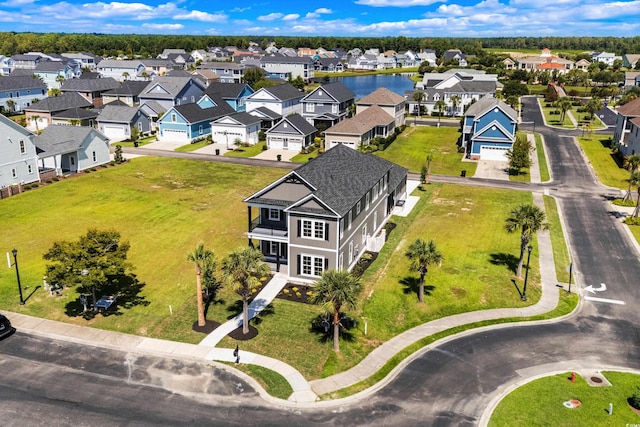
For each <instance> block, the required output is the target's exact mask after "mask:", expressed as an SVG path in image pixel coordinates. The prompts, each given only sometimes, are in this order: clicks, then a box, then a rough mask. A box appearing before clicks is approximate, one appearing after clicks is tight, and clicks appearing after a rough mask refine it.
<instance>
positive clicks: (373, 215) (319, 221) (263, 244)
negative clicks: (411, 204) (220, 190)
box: [245, 145, 407, 283]
mask: <svg viewBox="0 0 640 427" xmlns="http://www.w3.org/2000/svg"><path fill="white" fill-rule="evenodd" d="M406 181H407V170H406V169H405V168H403V167H400V166H398V165H396V164H394V163H391V162H389V161H387V160H384V159H382V158H380V157H377V156H375V155H373V154H364V153H360V152H358V151H356V150H352V149H350V148H347V147H345V146H342V145H338V146H336V147H334V148H332V149H330V150H327V151H326V152H325V153H324V154H322V155H320V156H318V157H317V158H315V159H314V160H313V161H310V162H308V163H305V164H304V165H302V166H300V167H299V168H297V169H296V170H294V171H291V172H289V173H288V174H286V175H285V176H284V177H282V178H280V179H279V180H277V181H275V182H273V183H272V184H270V185H268V186H267V187H265V188H263V189H262V190H260V191H258V192H257V193H255V194H253V195H251V196H250V197H248V198H247V199H245V202H246V203H247V206H248V227H249V233H248V239H249V240H248V242H249V245H250V246H254V247H257V248H259V249H260V250H261V251H262V253H263V254H264V256H265V258H266V260H267V261H268V262H269V263H271V265H272V266H273V267H272V268H273V269H275V270H276V271H281V270H282V269H284V271H285V272H286V273H287V275H288V278H289V280H290V281H292V282H300V283H312V282H314V281H315V280H317V279H318V278H319V277H320V276H321V275H322V273H323V272H324V271H326V270H327V269H338V270H350V269H352V268H353V267H354V265H355V264H356V263H357V261H358V259H359V257H360V256H361V255H362V254H363V253H364V251H365V250H367V247H368V245H369V244H373V240H375V239H376V236H378V235H379V233H381V231H382V228H383V226H384V224H385V222H386V221H387V219H388V218H389V216H390V215H391V213H392V211H393V208H394V206H395V205H396V202H397V201H398V200H400V199H404V198H405V197H406ZM383 238H384V237H383Z"/></svg>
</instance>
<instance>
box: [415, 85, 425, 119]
mask: <svg viewBox="0 0 640 427" xmlns="http://www.w3.org/2000/svg"><path fill="white" fill-rule="evenodd" d="M424 98H425V94H424V92H423V91H421V90H418V91H416V92H414V93H413V100H414V101H416V102H417V103H418V114H416V116H418V117H419V116H420V114H421V113H422V101H424Z"/></svg>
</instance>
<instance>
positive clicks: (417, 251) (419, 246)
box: [404, 238, 444, 303]
mask: <svg viewBox="0 0 640 427" xmlns="http://www.w3.org/2000/svg"><path fill="white" fill-rule="evenodd" d="M404 255H405V256H406V257H407V258H409V260H410V261H411V267H410V268H411V271H417V272H418V273H420V288H419V289H418V301H420V302H421V303H424V276H425V274H427V271H428V267H429V265H431V264H440V263H441V262H442V259H443V258H444V257H443V256H442V254H441V253H440V252H439V251H438V249H437V248H436V244H435V243H434V242H433V240H429V241H428V242H426V241H424V240H422V239H420V238H418V239H416V240H414V242H413V243H411V244H410V245H409V249H407V252H405V254H404Z"/></svg>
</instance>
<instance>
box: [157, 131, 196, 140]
mask: <svg viewBox="0 0 640 427" xmlns="http://www.w3.org/2000/svg"><path fill="white" fill-rule="evenodd" d="M161 139H162V140H163V141H178V142H182V141H188V139H189V138H188V137H187V131H186V130H171V129H164V130H163V131H162V135H161Z"/></svg>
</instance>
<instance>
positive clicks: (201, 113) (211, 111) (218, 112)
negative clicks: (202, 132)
mask: <svg viewBox="0 0 640 427" xmlns="http://www.w3.org/2000/svg"><path fill="white" fill-rule="evenodd" d="M173 108H174V109H175V110H176V111H177V112H178V113H180V115H181V116H182V117H184V118H185V119H186V120H188V121H189V123H198V122H203V121H206V120H209V121H211V120H215V119H217V118H219V117H222V116H226V115H228V114H233V113H234V112H235V110H234V109H233V108H231V106H229V104H227V103H226V102H224V101H223V102H222V103H221V104H218V106H217V107H211V108H200V106H199V105H198V104H196V103H191V104H182V105H176V106H174V107H173Z"/></svg>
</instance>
